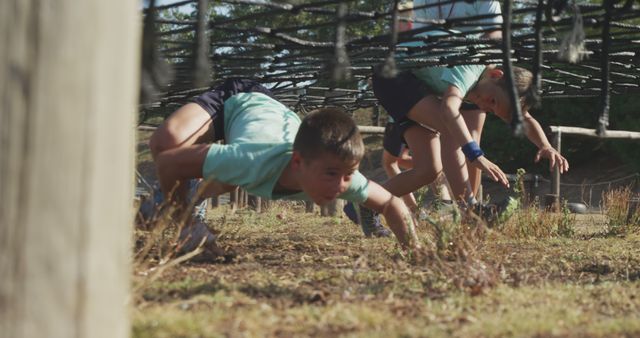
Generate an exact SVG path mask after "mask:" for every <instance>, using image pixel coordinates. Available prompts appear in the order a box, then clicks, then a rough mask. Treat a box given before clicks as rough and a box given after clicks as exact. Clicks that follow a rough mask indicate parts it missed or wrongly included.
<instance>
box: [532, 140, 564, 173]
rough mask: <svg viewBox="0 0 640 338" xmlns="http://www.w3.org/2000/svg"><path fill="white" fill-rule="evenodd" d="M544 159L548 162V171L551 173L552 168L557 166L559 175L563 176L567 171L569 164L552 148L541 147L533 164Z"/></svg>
mask: <svg viewBox="0 0 640 338" xmlns="http://www.w3.org/2000/svg"><path fill="white" fill-rule="evenodd" d="M542 158H546V159H548V160H549V171H553V168H554V167H555V166H556V165H557V166H558V168H559V169H560V173H561V174H564V173H565V172H567V171H569V162H568V161H567V159H566V158H564V156H562V155H560V153H559V152H558V151H557V150H555V149H553V147H548V146H547V147H543V148H542V149H540V150H538V153H537V154H536V157H535V159H534V162H536V163H538V162H540V159H542Z"/></svg>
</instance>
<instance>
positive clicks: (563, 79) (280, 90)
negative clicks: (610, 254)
mask: <svg viewBox="0 0 640 338" xmlns="http://www.w3.org/2000/svg"><path fill="white" fill-rule="evenodd" d="M458 1H461V0H458ZM480 1H482V0H480ZM452 2H455V1H451V0H448V1H445V0H443V1H442V2H441V3H438V4H451V3H452ZM603 2H604V4H603ZM398 3H399V1H377V0H363V1H360V0H358V1H355V0H317V1H295V0H292V1H268V0H223V1H219V0H218V1H203V0H187V1H181V2H176V3H173V4H170V5H164V6H155V3H154V1H150V2H149V3H147V4H146V5H147V6H146V8H145V9H144V14H145V31H144V32H145V33H144V37H143V41H144V44H143V45H144V46H145V47H144V49H145V50H143V55H146V58H143V69H147V70H148V71H149V72H151V74H150V75H149V74H148V75H147V76H146V77H147V78H152V79H168V80H166V81H164V82H160V83H157V84H155V86H150V85H149V84H146V86H145V84H144V83H143V92H144V88H147V90H149V89H148V88H150V87H152V88H153V90H155V91H156V93H155V94H156V95H143V97H146V98H148V99H146V100H145V101H143V102H144V103H143V105H142V107H141V111H142V112H143V115H142V118H141V122H145V121H144V120H145V117H146V115H145V114H146V113H147V112H151V111H153V112H155V113H154V114H157V112H158V111H159V112H161V113H160V114H168V113H170V112H171V111H172V110H173V109H174V108H175V106H177V105H181V104H184V103H185V102H186V100H188V99H189V98H190V97H192V96H194V95H197V94H198V93H201V92H203V91H205V90H207V89H208V88H211V87H214V86H216V85H217V84H219V83H221V82H222V81H224V79H227V78H231V77H248V78H252V79H255V80H257V81H259V82H262V83H263V84H265V85H266V86H267V87H269V88H271V89H272V90H273V92H274V94H275V95H276V97H277V98H278V99H279V100H280V101H282V102H283V103H284V104H286V105H288V106H290V107H292V108H294V109H296V110H297V111H302V112H304V111H307V110H310V109H314V108H317V107H322V106H327V105H334V106H336V105H337V106H342V107H344V108H346V109H347V110H348V111H353V110H355V109H358V108H364V107H372V106H375V105H377V100H376V99H375V97H374V96H373V93H372V92H371V91H370V89H369V86H367V81H368V79H369V78H370V77H371V75H372V67H374V66H377V65H382V64H385V62H386V63H387V64H388V63H389V57H393V59H394V60H395V63H393V64H392V65H391V67H395V68H396V69H395V70H398V71H400V70H409V69H415V68H419V67H424V66H453V65H460V64H504V62H505V60H510V61H511V63H512V64H513V65H515V66H519V67H523V68H526V69H529V70H533V71H534V75H536V74H535V73H536V72H539V76H540V79H541V81H540V85H539V94H540V96H541V97H542V98H553V97H583V96H600V97H603V102H607V107H601V108H600V109H601V110H603V111H605V110H607V111H608V101H609V100H608V98H609V95H619V94H630V93H640V70H639V69H638V65H640V1H631V0H626V1H607V0H605V1H598V2H595V1H594V2H587V1H580V2H575V1H566V0H565V1H543V0H539V1H538V0H535V1H534V0H516V1H511V2H510V3H509V5H510V6H511V7H510V10H509V12H511V13H512V14H511V16H510V17H509V19H510V20H509V22H510V23H511V24H510V27H509V28H510V34H509V37H510V39H507V40H510V44H511V45H510V46H507V47H510V48H508V49H505V48H504V46H503V41H501V40H491V39H482V38H479V37H478V36H480V35H481V33H486V32H490V31H493V30H500V29H502V27H501V26H500V25H495V26H486V25H479V24H478V22H479V20H482V19H487V18H488V17H490V16H486V15H485V16H476V17H467V18H455V19H448V20H424V19H416V20H415V21H416V22H419V23H420V26H421V27H420V28H416V29H412V30H409V31H403V32H397V29H394V25H393V22H394V20H396V21H397V18H398V17H401V16H402V15H403V13H407V12H408V11H410V10H411V9H410V8H407V7H406V6H402V4H403V2H400V4H398ZM501 3H503V10H504V4H505V3H506V1H503V2H501ZM438 4H435V5H438ZM435 5H434V4H432V5H429V6H435ZM423 8H424V6H423ZM413 9H414V10H416V9H420V8H419V7H414V8H413ZM577 25H582V26H583V27H579V26H577ZM478 26H481V27H483V28H480V29H472V30H466V29H464V28H465V27H467V28H468V27H478ZM604 27H606V29H607V31H606V32H607V34H606V35H605V34H603V28H604ZM461 28H462V30H463V31H464V32H461V31H460V30H458V29H461ZM433 30H440V31H444V32H445V34H441V35H437V36H434V35H430V36H424V35H422V34H421V33H424V32H428V31H433ZM416 41H417V42H422V43H421V44H419V45H418V46H414V45H415V44H411V46H407V45H405V43H408V42H416ZM567 41H573V43H572V44H570V45H567ZM503 50H510V51H511V53H510V55H505V53H504V52H503ZM508 57H510V59H507V58H508ZM572 62H575V63H572ZM604 65H606V66H604ZM168 69H170V70H168ZM144 78H145V76H143V82H144ZM203 79H204V80H203ZM603 79H604V80H605V81H606V80H607V79H608V81H607V82H606V84H607V85H604V84H605V83H603ZM203 82H204V84H205V85H203ZM143 94H144V93H143ZM159 108H171V109H166V111H165V110H162V109H159ZM605 108H606V109H605ZM596 114H600V116H601V117H602V115H603V113H599V112H596ZM605 117H606V118H607V121H606V123H608V116H605Z"/></svg>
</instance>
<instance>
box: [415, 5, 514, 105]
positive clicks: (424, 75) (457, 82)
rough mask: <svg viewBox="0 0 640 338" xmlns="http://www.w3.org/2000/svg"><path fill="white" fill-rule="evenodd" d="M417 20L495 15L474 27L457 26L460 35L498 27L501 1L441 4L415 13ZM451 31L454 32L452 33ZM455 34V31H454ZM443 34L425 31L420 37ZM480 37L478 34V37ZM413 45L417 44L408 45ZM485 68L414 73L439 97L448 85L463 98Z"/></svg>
mask: <svg viewBox="0 0 640 338" xmlns="http://www.w3.org/2000/svg"><path fill="white" fill-rule="evenodd" d="M439 2H440V0H414V2H413V6H414V7H416V8H418V7H420V6H423V5H436V4H438V3H439ZM414 13H415V16H416V18H417V19H454V18H464V17H475V16H483V15H484V16H487V15H494V16H493V17H488V18H483V19H477V20H474V21H473V22H474V23H476V24H477V26H474V25H469V26H461V27H459V28H458V27H456V28H457V29H459V30H460V31H462V32H465V31H472V30H477V29H479V28H484V29H489V28H496V29H499V28H500V24H501V23H502V16H500V13H501V11H500V2H498V1H474V2H472V3H468V2H464V1H456V2H454V3H450V4H443V5H439V4H438V5H437V6H431V7H426V8H420V9H416V10H414ZM424 26H426V24H423V23H420V21H419V20H417V21H416V23H415V24H414V28H421V27H424ZM452 31H453V30H452ZM453 32H455V31H453ZM443 34H447V33H445V32H443V31H427V32H425V33H423V34H421V35H443ZM478 35H479V34H478ZM411 45H414V46H415V45H416V43H415V42H414V43H411ZM485 68H486V67H485V66H484V65H460V66H454V67H425V68H420V69H416V70H414V71H413V73H414V74H415V75H416V77H417V78H419V79H420V80H422V81H423V82H424V83H425V84H427V86H429V88H431V89H432V90H434V91H436V93H437V94H442V93H443V92H444V91H445V90H446V89H447V88H448V87H449V86H450V85H453V86H455V87H457V88H458V89H460V91H461V92H462V95H463V96H464V95H466V94H467V92H468V91H469V89H471V87H473V85H474V84H475V83H476V82H477V81H478V79H479V78H480V75H482V72H483V71H484V70H485Z"/></svg>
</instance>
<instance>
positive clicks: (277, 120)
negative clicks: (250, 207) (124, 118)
mask: <svg viewBox="0 0 640 338" xmlns="http://www.w3.org/2000/svg"><path fill="white" fill-rule="evenodd" d="M219 140H222V141H223V143H222V144H218V143H214V142H216V141H219ZM150 148H151V151H152V155H153V158H154V161H155V163H156V166H157V170H158V179H159V181H160V185H161V188H162V190H163V191H164V192H165V193H166V192H172V194H170V195H171V196H170V199H171V201H172V202H173V203H174V204H175V207H176V209H177V211H176V212H177V213H176V215H178V214H180V213H181V212H186V211H188V210H189V208H190V207H189V206H190V205H193V204H194V203H193V202H192V201H189V198H187V190H188V189H187V185H188V184H187V181H188V180H190V179H193V178H204V181H203V182H204V183H203V185H204V186H203V187H201V189H200V190H201V191H204V194H203V195H204V196H212V195H213V196H215V195H219V194H222V193H225V192H228V191H231V190H233V189H235V188H236V187H237V186H240V187H242V188H243V189H245V190H247V191H248V192H249V193H251V194H254V195H257V196H260V197H263V198H269V199H292V200H311V201H313V202H315V203H317V204H319V205H323V204H325V203H328V202H330V201H332V200H334V199H336V198H342V199H345V200H349V201H353V202H355V203H362V204H364V205H365V206H366V207H368V208H371V209H373V210H376V211H378V212H381V213H382V214H383V215H384V217H385V218H386V220H387V223H388V224H389V226H390V227H391V230H392V231H393V232H394V234H395V235H396V237H397V239H398V242H399V243H400V244H401V245H402V247H403V248H405V249H409V248H412V247H415V245H416V244H417V242H416V238H415V233H414V228H413V221H412V218H411V216H410V214H409V212H408V210H407V208H406V206H405V205H404V202H403V201H402V200H401V199H400V198H397V197H394V196H393V195H392V194H391V193H389V192H388V191H386V190H385V189H384V188H382V187H381V186H380V185H378V184H376V183H375V182H373V181H369V180H367V179H366V178H365V177H364V176H363V175H362V174H361V173H360V172H358V170H357V169H358V166H359V164H360V160H361V159H362V157H363V155H364V144H363V142H362V137H361V136H360V132H359V131H358V128H357V126H356V125H355V123H354V121H353V120H352V119H351V118H350V117H349V116H348V115H347V114H345V113H344V112H343V111H341V110H339V109H336V108H326V109H320V110H317V111H314V112H312V113H310V114H309V115H307V116H306V117H305V118H304V119H303V120H302V121H301V120H300V118H299V117H298V116H297V115H296V114H295V113H294V112H292V111H291V110H289V109H288V108H287V107H285V106H284V105H283V104H281V103H280V102H278V101H276V100H275V99H273V98H272V97H271V94H270V92H269V91H268V90H267V89H266V88H264V87H262V86H261V85H260V84H258V83H256V82H253V81H251V80H246V79H230V80H227V81H226V82H225V83H224V84H223V85H221V86H219V87H217V88H216V89H214V90H212V91H209V92H206V93H204V94H202V95H201V96H199V97H197V98H195V99H194V102H192V103H188V104H186V105H185V106H183V107H182V108H180V109H178V110H177V111H176V112H174V113H173V114H172V115H171V116H170V117H169V118H168V119H167V120H166V121H165V123H164V124H163V125H162V126H161V127H160V128H158V129H157V131H156V132H155V133H154V135H153V136H152V138H151V141H150ZM187 224H188V225H187V226H185V227H184V228H183V229H182V231H181V234H180V237H181V238H180V240H181V242H184V244H183V245H182V248H181V250H182V251H190V250H192V249H194V248H195V247H197V245H198V244H199V243H200V242H201V241H202V240H203V238H206V239H205V245H204V248H205V251H204V253H203V254H204V255H205V256H209V257H214V256H216V255H219V254H221V253H222V251H221V250H220V249H219V248H218V247H217V245H216V242H215V236H214V235H213V234H212V233H211V232H210V231H209V230H208V228H207V227H206V225H204V224H203V223H202V222H200V221H192V220H189V221H188V222H187Z"/></svg>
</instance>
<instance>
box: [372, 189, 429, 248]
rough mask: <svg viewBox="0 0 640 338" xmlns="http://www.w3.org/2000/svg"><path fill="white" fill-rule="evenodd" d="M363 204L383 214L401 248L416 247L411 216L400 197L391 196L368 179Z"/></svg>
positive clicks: (416, 240) (416, 239)
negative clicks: (367, 191)
mask: <svg viewBox="0 0 640 338" xmlns="http://www.w3.org/2000/svg"><path fill="white" fill-rule="evenodd" d="M364 206H365V207H367V208H370V209H373V210H376V211H377V212H380V213H382V214H383V215H384V218H385V219H386V220H387V225H388V226H389V227H390V228H391V231H393V233H394V234H395V235H396V238H397V239H398V242H399V243H400V245H401V246H402V248H403V249H405V250H407V249H414V248H417V247H418V238H417V236H416V232H415V226H414V223H413V216H412V215H411V213H410V212H409V209H407V207H406V205H405V204H404V202H403V201H402V200H401V199H400V198H398V197H396V196H393V195H392V194H391V193H390V192H388V191H387V190H386V189H384V188H383V187H382V186H380V185H379V184H377V183H375V182H373V181H370V182H369V198H367V201H366V202H365V203H364Z"/></svg>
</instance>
